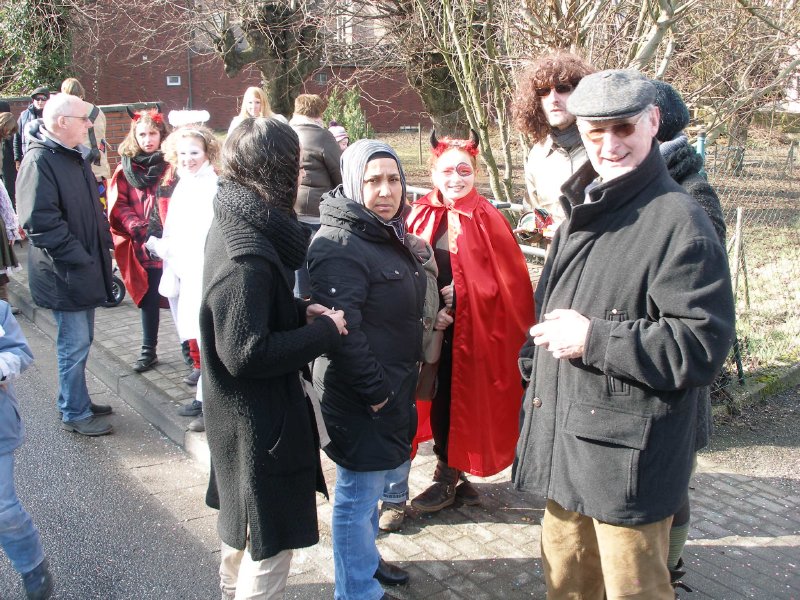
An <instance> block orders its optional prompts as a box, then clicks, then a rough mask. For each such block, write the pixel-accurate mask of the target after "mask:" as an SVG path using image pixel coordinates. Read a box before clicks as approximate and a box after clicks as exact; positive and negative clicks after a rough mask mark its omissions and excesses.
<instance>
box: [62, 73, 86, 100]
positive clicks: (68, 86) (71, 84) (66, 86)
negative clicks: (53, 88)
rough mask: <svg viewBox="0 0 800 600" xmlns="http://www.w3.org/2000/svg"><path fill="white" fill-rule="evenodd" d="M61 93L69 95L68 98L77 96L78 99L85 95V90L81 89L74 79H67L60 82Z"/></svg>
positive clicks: (79, 83) (78, 82)
mask: <svg viewBox="0 0 800 600" xmlns="http://www.w3.org/2000/svg"><path fill="white" fill-rule="evenodd" d="M61 93H63V94H69V95H70V96H77V97H78V98H80V99H83V97H84V96H85V95H86V90H84V89H83V86H82V85H81V82H80V81H78V80H77V79H75V78H74V77H68V78H67V79H65V80H64V81H63V82H61Z"/></svg>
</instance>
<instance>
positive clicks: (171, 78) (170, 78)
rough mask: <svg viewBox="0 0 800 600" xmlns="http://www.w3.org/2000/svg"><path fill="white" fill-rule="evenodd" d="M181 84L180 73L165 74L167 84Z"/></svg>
mask: <svg viewBox="0 0 800 600" xmlns="http://www.w3.org/2000/svg"><path fill="white" fill-rule="evenodd" d="M180 84H181V76H180V75H167V85H169V86H176V85H180Z"/></svg>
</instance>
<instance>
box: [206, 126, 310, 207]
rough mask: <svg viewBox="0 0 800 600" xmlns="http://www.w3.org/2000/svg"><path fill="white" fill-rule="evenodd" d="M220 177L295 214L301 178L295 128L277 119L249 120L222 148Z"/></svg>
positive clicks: (298, 143)
mask: <svg viewBox="0 0 800 600" xmlns="http://www.w3.org/2000/svg"><path fill="white" fill-rule="evenodd" d="M221 162H222V164H221V173H220V175H221V176H222V177H224V178H226V179H229V180H231V181H235V182H236V183H238V184H240V185H243V186H245V187H247V188H250V189H251V190H253V191H254V192H255V193H257V194H258V195H259V196H261V197H262V198H264V200H265V201H266V203H267V204H269V205H270V206H272V207H273V208H277V209H278V210H281V211H283V212H285V213H287V214H292V213H293V211H294V201H295V197H296V196H297V185H298V176H299V175H300V140H299V139H298V137H297V134H296V133H295V132H294V129H292V128H291V127H289V125H286V124H285V123H281V122H280V121H277V120H275V119H265V118H264V117H258V118H253V117H248V118H246V119H244V120H243V121H242V122H241V123H240V124H239V126H238V127H236V128H235V129H234V130H233V131H232V132H231V134H230V135H229V136H228V139H227V140H225V145H224V146H223V147H222V161H221Z"/></svg>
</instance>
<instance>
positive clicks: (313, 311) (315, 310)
mask: <svg viewBox="0 0 800 600" xmlns="http://www.w3.org/2000/svg"><path fill="white" fill-rule="evenodd" d="M329 311H330V309H329V308H328V307H327V306H322V304H316V303H315V304H309V305H308V306H307V307H306V323H308V324H311V323H313V322H314V319H316V318H317V317H318V316H320V315H324V314H325V313H326V312H329Z"/></svg>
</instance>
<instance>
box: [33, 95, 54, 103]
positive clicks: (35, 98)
mask: <svg viewBox="0 0 800 600" xmlns="http://www.w3.org/2000/svg"><path fill="white" fill-rule="evenodd" d="M48 98H50V96H34V97H33V99H34V100H36V101H37V102H44V101H45V100H47V99H48Z"/></svg>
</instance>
